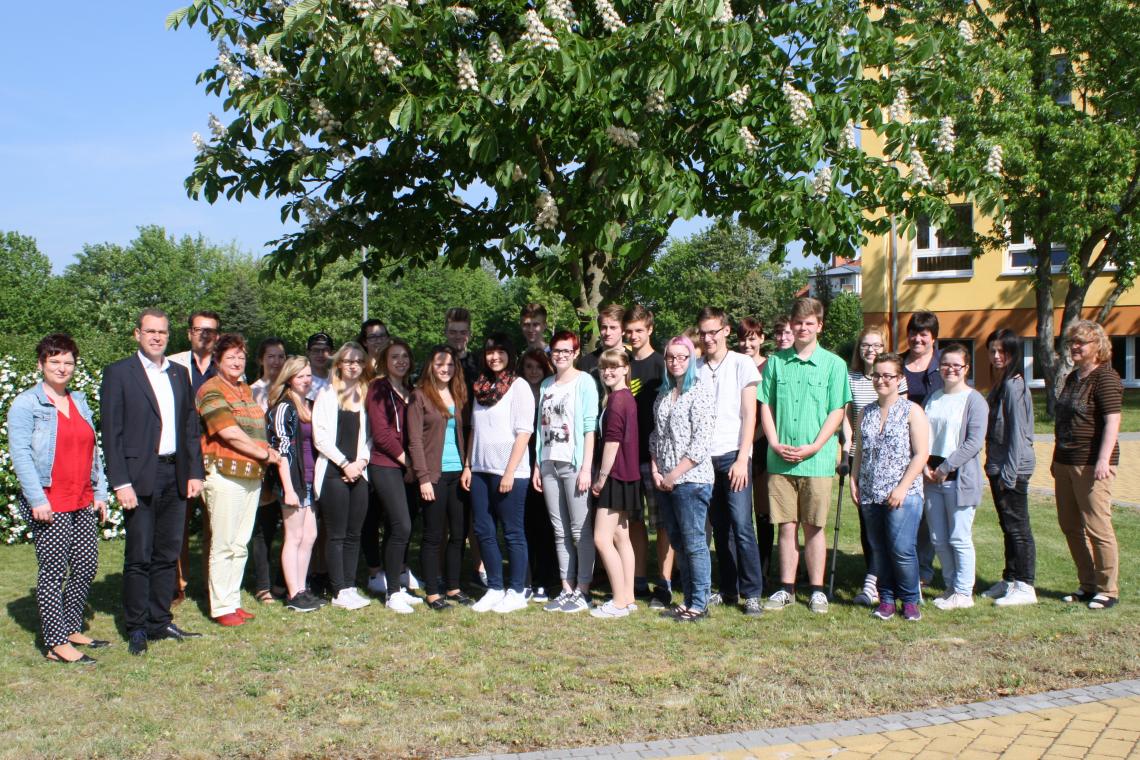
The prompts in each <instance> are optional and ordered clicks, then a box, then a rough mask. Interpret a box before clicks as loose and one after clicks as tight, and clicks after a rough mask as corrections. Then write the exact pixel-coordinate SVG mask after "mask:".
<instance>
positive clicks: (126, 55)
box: [0, 0, 802, 271]
mask: <svg viewBox="0 0 1140 760" xmlns="http://www.w3.org/2000/svg"><path fill="white" fill-rule="evenodd" d="M54 7H58V8H59V10H57V11H55V12H53V15H52V17H51V18H50V19H46V18H44V15H43V9H45V8H54ZM176 7H179V2H178V0H146V1H145V2H144V1H143V0H118V2H114V3H66V4H64V6H62V7H59V6H40V5H37V4H32V3H10V4H8V7H6V8H5V10H4V16H5V21H6V24H5V26H6V27H7V29H8V33H7V34H6V35H5V41H4V44H3V45H0V72H3V73H2V74H0V103H2V104H3V105H2V106H0V165H3V167H4V169H5V175H6V176H5V181H4V183H3V184H2V185H0V230H15V231H17V232H20V233H21V234H24V235H30V236H32V237H34V238H36V241H37V243H38V245H39V249H40V250H41V251H42V252H44V253H45V254H47V255H48V256H49V257H50V258H51V260H52V263H53V265H54V266H55V269H56V271H61V270H62V269H63V267H65V266H67V264H68V263H70V262H71V261H72V260H73V259H74V257H75V255H76V254H77V253H79V252H80V251H82V249H83V246H84V244H91V243H103V242H110V243H119V244H125V243H127V242H129V241H130V240H131V239H133V238H134V237H135V236H136V231H137V228H138V227H139V226H142V225H147V224H157V225H161V226H163V227H165V228H166V231H167V232H168V233H169V234H173V235H177V236H181V235H186V234H189V235H197V234H202V235H204V236H205V237H207V238H208V239H210V240H211V241H213V242H216V243H229V242H235V243H236V244H237V245H238V246H239V247H240V248H241V249H243V250H246V251H251V252H253V253H256V254H261V253H263V252H264V251H265V250H266V248H265V243H266V242H267V241H270V240H272V239H274V238H277V237H279V236H280V235H281V234H282V233H284V232H287V231H289V229H290V228H288V227H285V226H283V225H282V224H281V222H280V221H279V206H278V205H276V204H273V203H270V202H265V201H260V200H251V199H246V200H244V201H242V202H241V203H235V202H229V201H226V200H224V199H222V200H219V201H218V202H217V203H216V204H214V205H212V206H211V205H210V204H208V203H206V202H204V201H193V200H191V199H190V198H188V197H187V196H186V191H185V189H184V188H183V185H182V182H183V180H184V179H185V177H186V175H187V174H189V172H190V169H191V167H192V165H193V159H194V147H193V145H192V144H191V142H190V134H191V133H192V132H195V131H197V132H201V133H202V134H203V135H208V133H209V130H208V128H207V126H206V119H207V117H208V114H209V113H210V112H211V111H214V112H218V111H220V108H221V102H220V100H218V99H216V98H214V97H210V96H207V95H206V94H205V93H204V92H203V90H202V88H201V87H200V86H199V85H197V84H196V83H195V79H196V77H197V75H198V72H199V71H201V70H202V69H204V68H206V67H207V66H209V65H211V64H212V62H213V60H214V58H215V56H216V54H217V53H216V49H215V48H214V46H213V44H211V42H210V40H209V37H208V36H207V35H206V33H205V32H204V31H203V30H202V29H201V28H200V27H195V28H193V29H185V28H183V29H181V30H179V31H177V32H172V31H167V29H166V28H165V25H164V21H165V19H166V16H167V14H168V13H169V12H170V11H171V10H173V9H175V8H176ZM706 225H707V221H706V220H702V219H693V220H689V221H685V222H678V224H677V225H675V226H674V230H673V233H674V235H679V236H684V235H687V234H691V233H692V232H694V231H697V230H699V229H701V228H702V227H704V226H706ZM792 258H793V262H792V263H795V264H800V263H801V262H802V259H801V258H800V257H799V256H793V257H792Z"/></svg>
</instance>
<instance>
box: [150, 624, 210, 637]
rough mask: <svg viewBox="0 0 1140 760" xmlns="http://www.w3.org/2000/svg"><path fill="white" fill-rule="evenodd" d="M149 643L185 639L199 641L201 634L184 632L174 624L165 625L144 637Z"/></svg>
mask: <svg viewBox="0 0 1140 760" xmlns="http://www.w3.org/2000/svg"><path fill="white" fill-rule="evenodd" d="M146 637H147V638H148V639H150V640H151V641H161V640H162V639H174V640H175V641H184V640H185V639H200V638H202V634H200V633H192V632H190V631H184V630H182V629H181V628H179V627H178V626H176V625H175V624H174V623H167V624H166V625H164V626H163V627H162V628H159V629H158V630H157V631H151V632H150V633H148V634H147V635H146Z"/></svg>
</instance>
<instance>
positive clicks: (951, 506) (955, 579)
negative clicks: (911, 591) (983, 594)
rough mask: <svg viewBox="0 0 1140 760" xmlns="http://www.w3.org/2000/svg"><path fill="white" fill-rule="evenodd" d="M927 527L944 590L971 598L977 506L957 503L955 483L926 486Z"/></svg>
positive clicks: (956, 485) (928, 484)
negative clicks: (940, 566) (944, 585)
mask: <svg viewBox="0 0 1140 760" xmlns="http://www.w3.org/2000/svg"><path fill="white" fill-rule="evenodd" d="M923 490H924V491H925V492H926V524H927V525H928V526H929V527H930V540H931V542H932V543H933V544H934V551H936V552H938V559H939V561H940V562H941V563H942V580H943V582H944V583H945V584H946V590H947V591H952V592H954V593H956V594H966V595H967V596H970V595H972V594H973V593H974V512H975V511H976V510H977V508H978V505H976V504H974V505H972V506H964V505H961V504H959V503H958V483H957V481H953V480H948V481H946V482H944V483H926V484H925V485H924V487H923Z"/></svg>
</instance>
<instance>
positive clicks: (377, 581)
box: [368, 570, 388, 595]
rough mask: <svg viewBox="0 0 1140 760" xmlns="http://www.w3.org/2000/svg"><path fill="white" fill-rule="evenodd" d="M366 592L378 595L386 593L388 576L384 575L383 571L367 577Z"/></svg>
mask: <svg viewBox="0 0 1140 760" xmlns="http://www.w3.org/2000/svg"><path fill="white" fill-rule="evenodd" d="M368 590H369V591H371V592H372V593H373V594H378V595H383V594H387V593H388V576H386V575H384V571H383V570H381V571H380V572H378V573H376V575H370V576H368Z"/></svg>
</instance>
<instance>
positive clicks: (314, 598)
mask: <svg viewBox="0 0 1140 760" xmlns="http://www.w3.org/2000/svg"><path fill="white" fill-rule="evenodd" d="M301 594H303V595H304V596H305V598H306V599H308V600H309V601H311V602H313V603H314V604H316V605H317V606H318V607H324V606H325V605H326V604H328V603H329V600H328V599H325V598H324V597H323V596H321V595H319V594H314V593H313V592H312V591H310V590H309V589H305V590H304V591H302V592H301Z"/></svg>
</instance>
